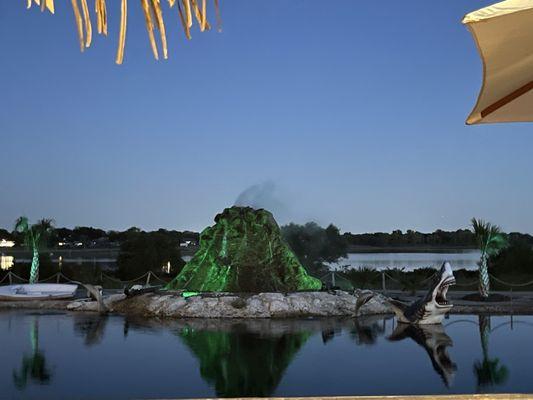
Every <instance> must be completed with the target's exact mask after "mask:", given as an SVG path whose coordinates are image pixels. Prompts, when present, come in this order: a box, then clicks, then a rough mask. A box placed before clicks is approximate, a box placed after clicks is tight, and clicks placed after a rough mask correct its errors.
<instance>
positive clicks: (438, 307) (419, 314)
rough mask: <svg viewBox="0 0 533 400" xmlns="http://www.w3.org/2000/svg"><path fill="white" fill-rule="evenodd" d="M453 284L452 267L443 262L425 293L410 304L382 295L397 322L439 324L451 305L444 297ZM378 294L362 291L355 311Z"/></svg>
mask: <svg viewBox="0 0 533 400" xmlns="http://www.w3.org/2000/svg"><path fill="white" fill-rule="evenodd" d="M454 284H455V277H454V276H453V271H452V267H451V265H450V263H449V262H447V261H446V262H444V263H443V264H442V267H441V269H440V270H439V271H438V272H437V273H436V274H435V278H434V279H433V281H432V283H431V286H430V288H429V291H428V292H427V294H426V295H425V296H424V297H422V298H420V299H418V300H417V301H415V302H414V303H412V304H410V305H409V304H405V303H403V302H401V301H399V300H395V299H391V298H390V297H386V296H383V297H384V300H385V301H386V302H388V303H389V304H390V305H391V307H392V309H393V311H394V313H395V314H396V317H397V318H398V322H403V323H407V324H419V325H426V324H440V323H441V322H442V320H443V319H444V316H445V315H446V314H447V313H448V312H450V310H451V309H452V307H453V305H452V304H451V303H450V302H449V301H448V300H447V299H446V294H447V292H448V288H449V287H450V286H451V285H454ZM377 295H378V294H377V293H375V292H372V291H364V292H362V293H361V294H360V295H359V297H358V299H357V303H356V306H355V313H356V315H357V312H358V311H359V309H360V308H361V307H362V306H364V305H365V304H366V303H368V302H369V301H370V300H371V299H372V298H373V297H375V296H377Z"/></svg>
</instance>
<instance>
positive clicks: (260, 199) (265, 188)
mask: <svg viewBox="0 0 533 400" xmlns="http://www.w3.org/2000/svg"><path fill="white" fill-rule="evenodd" d="M281 196H282V194H281V191H280V189H279V187H278V186H277V185H276V184H275V183H274V182H272V181H266V182H263V183H258V184H255V185H252V186H250V187H248V188H247V189H245V190H244V191H242V192H241V194H239V196H237V200H235V203H234V205H235V206H240V207H252V208H255V209H260V208H264V209H265V210H268V211H270V212H271V213H272V214H273V215H274V217H275V218H276V219H277V220H278V221H279V222H281V223H285V222H287V221H288V220H289V217H290V216H289V208H288V207H287V205H286V204H285V202H284V201H282V200H281Z"/></svg>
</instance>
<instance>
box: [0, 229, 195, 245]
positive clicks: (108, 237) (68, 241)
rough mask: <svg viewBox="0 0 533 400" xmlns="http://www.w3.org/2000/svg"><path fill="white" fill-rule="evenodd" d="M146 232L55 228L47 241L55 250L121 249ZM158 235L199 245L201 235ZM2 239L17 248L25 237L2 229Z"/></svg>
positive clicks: (162, 231) (170, 232)
mask: <svg viewBox="0 0 533 400" xmlns="http://www.w3.org/2000/svg"><path fill="white" fill-rule="evenodd" d="M139 232H144V231H142V230H141V229H139V228H137V227H131V228H129V229H127V230H125V231H115V230H110V231H104V230H103V229H99V228H93V227H87V226H77V227H75V228H73V229H70V228H54V230H53V231H52V232H51V233H50V235H48V237H47V239H46V242H47V243H46V244H45V245H46V247H47V248H50V249H53V248H56V247H58V244H59V243H62V244H63V246H64V247H70V246H79V247H84V248H85V247H100V248H106V247H119V246H120V245H121V244H122V243H124V242H125V241H126V240H128V239H130V238H131V234H132V233H139ZM153 233H158V234H159V235H160V237H165V238H168V239H169V240H175V241H177V242H178V245H179V243H181V242H185V241H193V242H196V243H198V241H199V238H200V234H199V233H197V232H191V231H176V230H166V229H159V230H157V231H153ZM0 239H8V240H14V241H15V243H16V245H17V246H22V245H23V244H24V235H22V234H21V233H19V232H16V231H8V230H6V229H1V228H0Z"/></svg>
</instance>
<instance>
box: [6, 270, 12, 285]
mask: <svg viewBox="0 0 533 400" xmlns="http://www.w3.org/2000/svg"><path fill="white" fill-rule="evenodd" d="M7 276H8V277H9V278H8V279H9V285H12V284H13V277H12V276H11V271H9V272H8V273H7Z"/></svg>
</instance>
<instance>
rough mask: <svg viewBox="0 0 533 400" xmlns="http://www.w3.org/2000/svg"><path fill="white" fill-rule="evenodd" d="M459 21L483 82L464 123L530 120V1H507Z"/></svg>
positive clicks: (532, 26)
mask: <svg viewBox="0 0 533 400" xmlns="http://www.w3.org/2000/svg"><path fill="white" fill-rule="evenodd" d="M463 23H464V24H465V25H466V26H467V27H468V28H469V30H470V32H471V33H472V35H473V37H474V40H475V41H476V44H477V47H478V50H479V54H480V56H481V59H482V61H483V84H482V87H481V91H480V93H479V97H478V100H477V103H476V105H475V107H474V110H473V111H472V112H471V114H470V115H469V117H468V119H467V120H466V123H467V124H469V125H470V124H483V123H495V122H527V121H533V90H532V89H533V0H507V1H502V2H500V3H497V4H494V5H492V6H489V7H485V8H482V9H480V10H478V11H474V12H472V13H470V14H467V15H466V16H465V17H464V19H463Z"/></svg>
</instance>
